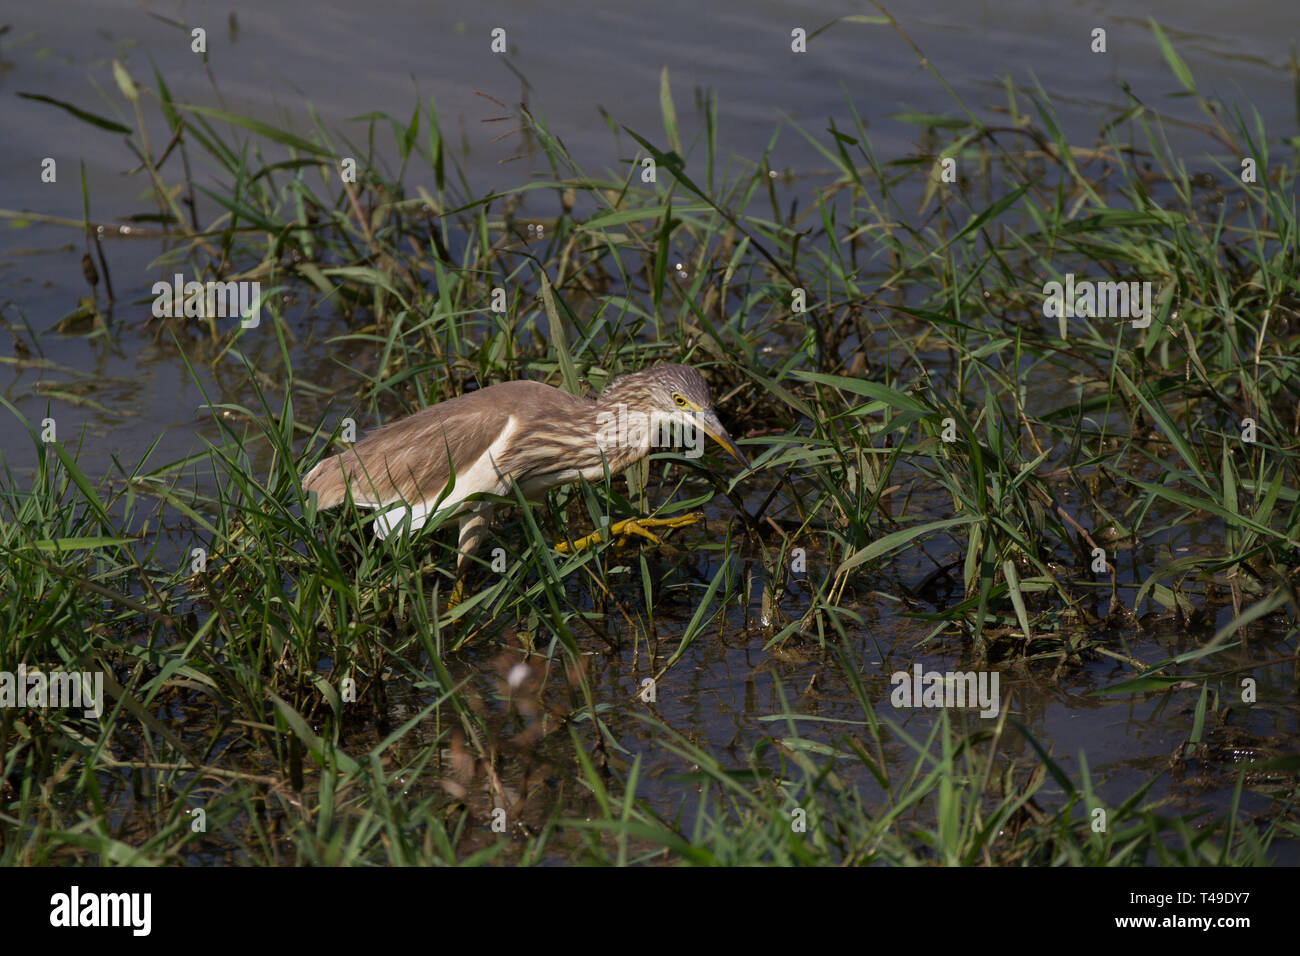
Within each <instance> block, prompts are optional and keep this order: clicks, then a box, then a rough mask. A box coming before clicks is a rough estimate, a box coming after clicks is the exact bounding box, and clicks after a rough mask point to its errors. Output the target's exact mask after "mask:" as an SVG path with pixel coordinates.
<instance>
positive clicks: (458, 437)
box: [302, 364, 747, 569]
mask: <svg viewBox="0 0 1300 956" xmlns="http://www.w3.org/2000/svg"><path fill="white" fill-rule="evenodd" d="M705 435H707V436H709V437H711V438H713V439H714V440H716V441H717V442H718V443H719V444H720V445H722V447H723V448H725V449H726V450H727V451H728V452H730V453H731V454H732V456H733V457H735V458H736V460H737V461H739V462H740V463H741V464H742V465H745V464H747V462H746V461H745V457H744V455H743V454H741V451H740V449H739V448H737V447H736V443H735V442H733V441H732V440H731V436H730V435H728V434H727V430H726V429H725V428H723V427H722V423H721V422H720V421H718V416H717V413H716V412H714V410H713V400H712V398H711V397H710V395H709V387H708V385H707V384H706V383H705V381H704V377H703V376H702V375H700V373H699V372H697V371H695V369H693V368H689V367H688V366H685V365H668V364H663V365H655V366H652V367H650V368H648V369H644V370H643V371H640V372H635V373H633V374H631V375H624V376H622V377H621V378H617V379H615V380H614V381H613V382H612V383H611V384H610V385H609V387H608V388H606V389H605V391H604V392H602V393H601V394H600V396H599V397H598V398H596V399H594V400H593V399H589V398H582V397H579V396H577V395H573V394H570V393H569V392H565V391H561V390H560V389H558V388H553V387H552V386H550V385H544V384H542V383H541V382H533V381H515V382H502V383H501V384H499V385H491V386H488V387H487V388H482V389H479V390H478V391H474V392H469V393H467V394H465V395H461V396H459V397H457V398H453V399H450V400H449V401H445V402H441V403H439V404H437V405H433V406H431V407H429V408H425V409H423V410H421V411H418V412H416V413H415V414H414V415H411V416H409V417H407V418H403V419H401V420H399V421H396V422H393V423H392V424H389V425H385V426H384V427H383V428H381V429H379V430H378V431H376V432H374V433H373V434H371V435H368V436H367V437H366V438H364V439H363V440H361V441H360V442H358V443H357V445H356V447H355V448H352V449H351V450H349V451H345V452H343V453H341V454H338V455H333V456H331V457H330V458H327V459H325V460H324V461H322V462H321V463H320V464H318V465H317V466H316V467H315V468H313V469H312V470H311V471H310V472H308V473H307V476H306V477H305V478H304V479H303V482H302V488H303V493H304V494H306V493H308V492H312V491H314V492H316V495H317V507H319V508H322V509H324V508H333V507H335V506H336V505H340V504H342V503H343V502H344V501H345V500H346V498H347V497H348V495H349V494H350V495H351V497H352V501H353V502H354V503H355V504H357V505H358V506H360V507H364V508H370V509H374V510H377V511H378V512H379V515H378V517H376V518H375V521H374V529H375V533H376V534H377V535H378V536H379V537H381V538H384V537H387V536H388V535H389V534H393V533H395V532H396V533H400V532H401V531H402V530H403V529H406V528H409V529H411V530H415V529H416V528H419V527H421V526H422V525H423V524H424V523H425V522H426V521H428V520H429V519H430V518H432V517H433V516H434V515H438V514H442V513H444V512H454V513H455V514H456V515H457V516H458V517H459V519H460V536H459V540H458V542H457V547H458V549H459V551H460V556H459V558H458V561H457V568H458V569H459V568H461V567H462V566H463V565H464V562H465V561H466V559H467V558H468V556H469V555H470V554H472V553H473V551H474V550H475V549H476V548H477V547H478V546H479V544H480V543H481V542H482V540H483V538H484V537H485V536H486V534H487V525H488V519H489V517H490V516H491V511H492V508H493V507H494V502H492V501H491V500H490V499H487V498H474V500H469V499H471V498H472V497H473V496H476V495H484V494H486V495H496V496H504V495H509V494H511V493H512V492H511V486H512V485H518V487H519V489H520V490H521V491H522V492H523V495H524V497H525V498H526V499H528V500H530V501H533V500H536V499H538V498H540V497H541V496H542V495H543V494H545V492H547V491H548V490H550V489H551V488H558V487H560V486H561V485H567V484H570V483H571V482H574V481H577V480H578V479H579V478H585V479H587V480H588V481H597V480H599V479H600V478H601V477H602V476H603V475H604V474H605V469H606V467H608V469H609V472H610V474H616V473H618V472H621V471H623V470H624V469H626V468H627V467H629V466H630V465H632V464H634V463H635V462H638V461H640V460H641V459H643V458H644V457H645V456H646V455H648V454H649V453H650V450H651V448H652V447H667V446H674V447H681V446H683V445H685V446H687V448H688V452H687V454H688V455H699V454H702V453H703V445H704V438H703V436H705ZM701 517H702V516H701V515H698V514H696V515H683V516H678V517H675V518H634V519H629V520H626V521H620V522H617V523H616V524H614V525H612V526H611V527H610V529H609V533H610V534H611V535H615V536H624V535H629V534H638V535H641V536H643V537H645V538H648V539H650V540H652V541H655V542H658V540H659V539H658V538H657V537H656V536H655V535H654V534H652V533H651V532H650V531H649V530H648V529H649V528H652V527H678V526H681V525H684V524H690V523H692V522H694V521H698V520H700V518H701ZM601 537H602V534H601V533H600V532H596V533H593V534H591V535H588V536H587V537H586V538H584V539H582V540H581V541H579V542H575V545H576V546H577V547H578V548H579V549H580V548H583V547H587V546H589V545H591V544H594V543H595V542H596V541H598V540H600V538H601ZM557 548H558V549H559V550H561V551H567V550H568V547H567V545H566V544H561V545H558V546H557Z"/></svg>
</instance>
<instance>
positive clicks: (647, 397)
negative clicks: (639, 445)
mask: <svg viewBox="0 0 1300 956" xmlns="http://www.w3.org/2000/svg"><path fill="white" fill-rule="evenodd" d="M600 403H601V406H602V407H603V408H605V409H611V408H613V407H616V406H617V407H619V408H620V409H622V410H623V411H622V412H621V413H622V414H626V415H627V416H629V417H630V418H635V417H636V416H644V418H645V423H646V425H647V426H648V428H649V437H650V444H651V445H652V446H677V447H685V448H686V450H687V453H688V454H691V453H694V455H699V454H702V453H703V451H704V436H705V435H707V436H709V437H710V438H712V439H713V440H714V441H716V442H717V443H718V444H719V445H721V446H722V447H723V448H725V449H726V450H727V451H728V452H729V453H730V454H731V456H732V457H733V458H735V459H736V460H737V461H738V462H740V463H741V464H742V465H747V464H748V462H747V461H746V460H745V456H744V455H743V454H742V453H741V451H740V449H739V448H737V447H736V443H735V442H734V441H732V440H731V436H730V435H728V434H727V430H726V429H725V428H723V427H722V422H720V421H719V420H718V413H717V412H716V411H714V409H713V397H712V396H711V395H710V394H709V386H708V383H707V382H705V381H704V376H703V375H701V374H700V373H699V372H697V371H695V369H693V368H691V367H690V366H688V365H655V366H652V367H650V368H648V369H644V370H642V371H640V372H635V373H633V374H631V375H625V376H623V377H622V378H620V379H617V380H616V381H615V382H614V383H613V384H611V385H610V386H609V388H607V389H606V390H605V392H604V393H603V394H602V395H601V397H600Z"/></svg>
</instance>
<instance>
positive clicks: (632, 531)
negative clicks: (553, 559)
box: [555, 511, 704, 554]
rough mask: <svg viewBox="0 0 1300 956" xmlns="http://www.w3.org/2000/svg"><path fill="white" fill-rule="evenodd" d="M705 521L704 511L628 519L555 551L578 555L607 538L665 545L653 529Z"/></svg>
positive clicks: (564, 542)
mask: <svg viewBox="0 0 1300 956" xmlns="http://www.w3.org/2000/svg"><path fill="white" fill-rule="evenodd" d="M703 520H704V512H703V511H693V512H691V513H690V514H687V515H678V516H677V517H676V518H627V519H625V520H623V521H616V522H614V524H612V525H610V526H609V530H607V531H593V532H592V533H591V534H589V535H587V536H586V537H585V538H579V539H578V540H577V541H575V542H573V546H572V547H570V546H569V542H567V541H560V542H558V543H557V544H556V545H555V550H556V551H558V552H560V554H570V553H577V552H578V551H585V550H587V549H588V548H590V547H592V546H594V545H596V544H598V543H600V542H601V541H604V540H605V538H607V537H614V538H618V539H619V544H622V543H624V542H625V541H627V539H628V538H630V537H631V536H632V535H640V536H641V537H643V538H645V539H646V540H647V541H653V542H654V543H655V544H663V541H661V540H660V539H659V536H658V535H656V534H655V533H654V532H653V531H651V530H650V529H651V528H683V527H685V526H686V525H688V524H695V523H697V522H699V521H703Z"/></svg>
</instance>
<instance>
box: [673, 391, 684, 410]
mask: <svg viewBox="0 0 1300 956" xmlns="http://www.w3.org/2000/svg"><path fill="white" fill-rule="evenodd" d="M673 401H674V402H676V403H677V404H678V405H680V406H681V407H682V408H685V407H686V398H685V397H684V396H682V395H679V394H677V393H676V392H674V393H673Z"/></svg>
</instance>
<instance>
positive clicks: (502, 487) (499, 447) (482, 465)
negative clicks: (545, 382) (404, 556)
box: [357, 416, 518, 538]
mask: <svg viewBox="0 0 1300 956" xmlns="http://www.w3.org/2000/svg"><path fill="white" fill-rule="evenodd" d="M516 431H518V425H517V423H516V421H515V419H514V417H513V416H512V417H511V418H509V419H508V420H507V421H506V427H505V428H503V429H502V430H501V434H500V435H498V436H497V439H496V441H494V442H492V444H491V445H489V446H488V449H487V451H486V452H484V454H482V455H481V456H479V458H478V460H477V461H475V462H474V463H473V464H472V465H470V466H469V467H468V468H466V469H465V470H464V471H463V472H460V473H459V474H457V475H456V476H455V479H454V481H455V483H454V484H453V486H452V489H451V491H449V492H448V493H447V497H445V498H443V499H442V501H441V503H439V502H438V498H439V496H440V495H441V494H442V491H443V489H441V488H439V489H437V490H436V491H435V490H433V489H426V494H427V495H428V497H426V498H425V499H424V500H423V501H418V502H416V503H415V504H407V503H406V502H402V503H399V504H396V505H394V506H392V507H389V506H387V505H365V506H364V507H369V508H384V509H385V510H384V511H382V512H381V513H380V514H379V516H378V517H376V518H375V521H374V525H373V527H374V529H375V535H376V536H377V537H379V538H387V537H388V536H389V535H390V534H392V533H394V532H400V531H401V529H402V528H403V526H404V525H405V521H406V517H407V515H410V518H411V530H412V531H415V530H416V529H417V528H423V527H424V525H425V522H427V521H428V520H429V519H430V518H432V517H434V516H435V515H440V514H442V513H443V512H447V511H453V510H455V509H457V508H459V507H460V505H461V504H463V503H464V501H465V499H466V498H468V497H469V496H470V495H476V494H480V493H482V492H487V493H488V494H494V495H504V494H505V493H506V492H508V491H509V490H510V476H509V475H506V474H503V473H502V471H501V470H500V468H499V467H498V465H497V463H498V461H500V459H501V457H502V454H503V453H504V451H505V449H506V448H508V447H509V442H510V439H511V437H512V436H513V435H514V434H515V432H516ZM357 504H358V505H361V502H357ZM435 505H436V507H435Z"/></svg>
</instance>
